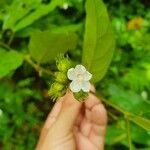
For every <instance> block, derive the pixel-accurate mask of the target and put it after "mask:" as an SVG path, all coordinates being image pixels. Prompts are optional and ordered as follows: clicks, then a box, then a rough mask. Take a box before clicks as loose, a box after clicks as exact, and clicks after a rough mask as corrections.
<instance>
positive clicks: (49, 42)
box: [29, 31, 77, 63]
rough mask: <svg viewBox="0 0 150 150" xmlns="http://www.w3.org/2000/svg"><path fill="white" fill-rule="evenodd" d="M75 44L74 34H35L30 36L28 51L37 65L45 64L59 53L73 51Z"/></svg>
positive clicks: (75, 37)
mask: <svg viewBox="0 0 150 150" xmlns="http://www.w3.org/2000/svg"><path fill="white" fill-rule="evenodd" d="M76 44H77V35H76V34H75V33H52V32H51V31H44V32H36V33H34V34H33V35H32V36H31V40H30V44H29V49H30V53H31V56H32V57H33V58H34V59H35V61H37V62H38V63H47V62H50V61H52V60H54V59H55V57H56V56H57V55H58V54H59V53H65V52H66V51H68V50H70V49H74V48H75V46H76Z"/></svg>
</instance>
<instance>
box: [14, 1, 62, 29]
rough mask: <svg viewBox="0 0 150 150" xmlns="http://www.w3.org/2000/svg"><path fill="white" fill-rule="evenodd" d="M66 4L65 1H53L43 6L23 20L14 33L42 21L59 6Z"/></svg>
mask: <svg viewBox="0 0 150 150" xmlns="http://www.w3.org/2000/svg"><path fill="white" fill-rule="evenodd" d="M63 3H64V0H52V1H51V2H50V3H49V4H47V5H45V4H41V5H39V7H38V8H37V9H36V10H35V11H34V12H32V13H31V14H29V15H28V16H26V17H25V18H23V19H22V20H21V21H20V22H19V23H18V24H16V26H15V27H14V32H16V31H19V30H21V29H23V28H25V27H27V26H29V25H31V24H32V23H34V22H35V21H36V20H38V19H40V18H41V17H43V16H45V15H47V14H48V13H50V12H52V11H53V10H54V9H55V8H56V7H57V6H60V5H62V4H63Z"/></svg>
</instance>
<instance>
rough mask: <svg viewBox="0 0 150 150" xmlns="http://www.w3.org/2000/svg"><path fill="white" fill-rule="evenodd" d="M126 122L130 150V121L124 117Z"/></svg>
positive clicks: (130, 148) (130, 149)
mask: <svg viewBox="0 0 150 150" xmlns="http://www.w3.org/2000/svg"><path fill="white" fill-rule="evenodd" d="M125 120H126V127H127V139H128V144H129V150H132V139H131V131H130V121H129V120H128V118H127V117H125Z"/></svg>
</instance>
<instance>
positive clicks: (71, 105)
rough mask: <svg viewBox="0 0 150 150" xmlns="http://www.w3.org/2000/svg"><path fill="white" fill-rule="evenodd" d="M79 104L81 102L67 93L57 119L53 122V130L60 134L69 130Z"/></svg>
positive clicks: (77, 112)
mask: <svg viewBox="0 0 150 150" xmlns="http://www.w3.org/2000/svg"><path fill="white" fill-rule="evenodd" d="M81 106H82V103H80V102H78V101H77V100H76V99H75V98H74V96H73V94H72V93H71V92H69V93H67V94H66V95H65V96H64V102H63V105H62V109H61V111H60V114H59V115H58V118H57V121H56V122H55V123H54V128H55V130H56V131H57V132H59V133H61V134H64V133H68V132H70V131H71V130H72V129H73V125H74V123H75V120H76V118H77V116H78V114H79V112H80V108H81ZM62 129H63V130H62Z"/></svg>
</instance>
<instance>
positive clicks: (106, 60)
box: [82, 0, 115, 82]
mask: <svg viewBox="0 0 150 150" xmlns="http://www.w3.org/2000/svg"><path fill="white" fill-rule="evenodd" d="M86 13H87V16H86V27H85V36H84V45H83V59H82V62H83V64H84V65H85V66H86V67H87V68H88V69H89V71H90V72H91V73H92V74H93V82H97V81H100V80H101V79H102V78H103V77H104V75H105V73H106V71H107V69H108V66H109V64H110V61H111V59H112V55H113V51H114V47H115V40H114V35H113V32H112V28H111V23H110V21H109V17H108V14H107V10H106V7H105V5H104V3H103V2H102V0H87V2H86Z"/></svg>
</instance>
